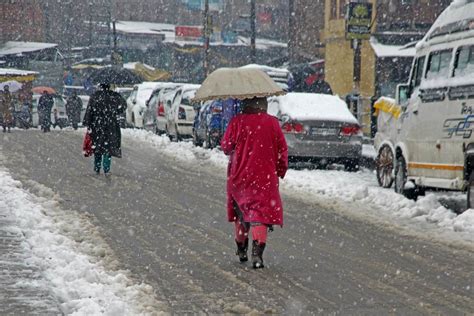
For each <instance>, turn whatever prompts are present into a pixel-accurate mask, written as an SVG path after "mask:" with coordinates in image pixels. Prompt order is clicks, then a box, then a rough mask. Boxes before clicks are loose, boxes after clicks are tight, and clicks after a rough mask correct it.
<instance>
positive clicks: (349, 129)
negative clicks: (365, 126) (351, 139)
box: [341, 125, 362, 136]
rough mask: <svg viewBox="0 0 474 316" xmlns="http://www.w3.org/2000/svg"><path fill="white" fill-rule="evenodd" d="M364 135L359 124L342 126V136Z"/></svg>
mask: <svg viewBox="0 0 474 316" xmlns="http://www.w3.org/2000/svg"><path fill="white" fill-rule="evenodd" d="M353 135H357V136H362V131H361V130H360V126H359V125H346V126H343V127H342V128H341V136H353Z"/></svg>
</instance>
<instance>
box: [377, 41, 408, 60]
mask: <svg viewBox="0 0 474 316" xmlns="http://www.w3.org/2000/svg"><path fill="white" fill-rule="evenodd" d="M370 45H371V46H372V49H373V50H374V52H375V55H376V56H377V57H380V58H384V57H414V56H415V53H416V49H415V47H406V45H401V46H398V45H385V44H380V43H379V42H378V41H377V39H376V38H375V37H371V38H370Z"/></svg>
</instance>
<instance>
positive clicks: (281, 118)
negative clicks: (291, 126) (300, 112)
mask: <svg viewBox="0 0 474 316" xmlns="http://www.w3.org/2000/svg"><path fill="white" fill-rule="evenodd" d="M278 120H279V121H280V122H282V123H283V124H285V123H288V122H289V121H290V117H289V116H288V115H282V116H280V117H279V118H278Z"/></svg>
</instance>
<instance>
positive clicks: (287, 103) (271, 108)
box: [268, 92, 358, 124]
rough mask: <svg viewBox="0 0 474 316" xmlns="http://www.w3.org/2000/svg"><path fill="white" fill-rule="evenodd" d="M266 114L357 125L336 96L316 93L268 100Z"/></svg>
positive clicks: (297, 94)
mask: <svg viewBox="0 0 474 316" xmlns="http://www.w3.org/2000/svg"><path fill="white" fill-rule="evenodd" d="M268 112H269V113H271V114H272V115H276V114H277V113H278V112H281V113H282V114H287V115H288V116H290V117H291V118H292V119H294V120H329V121H338V122H347V123H353V124H358V122H357V120H356V118H355V117H354V116H353V115H352V114H351V112H350V111H349V109H348V108H347V104H346V103H345V102H344V101H343V100H341V99H340V98H339V97H338V96H333V95H327V94H317V93H296V92H293V93H288V94H286V95H284V96H280V97H274V98H271V99H270V102H269V104H268Z"/></svg>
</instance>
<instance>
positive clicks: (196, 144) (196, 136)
mask: <svg viewBox="0 0 474 316" xmlns="http://www.w3.org/2000/svg"><path fill="white" fill-rule="evenodd" d="M193 144H194V146H198V147H201V146H202V142H201V141H200V140H199V138H198V135H197V133H196V131H195V130H193Z"/></svg>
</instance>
